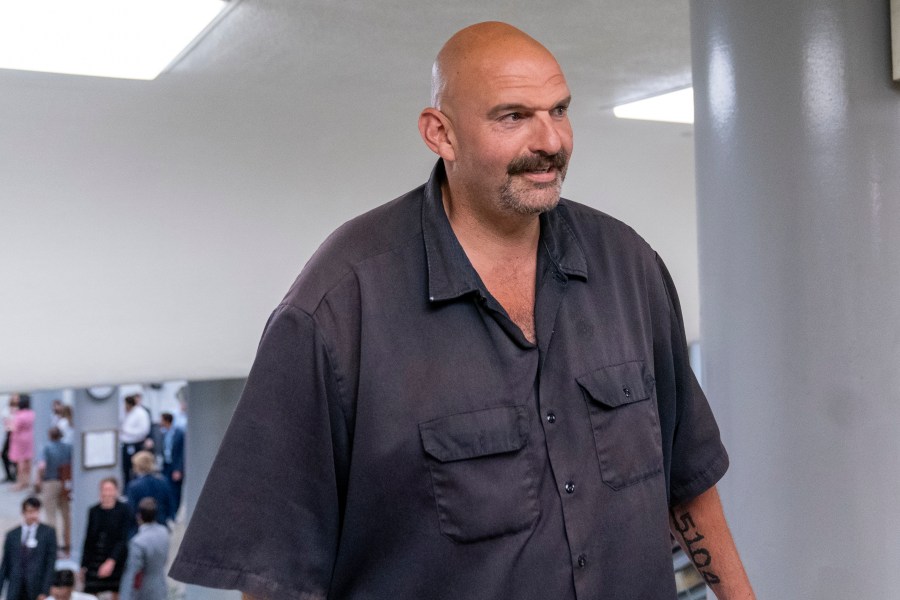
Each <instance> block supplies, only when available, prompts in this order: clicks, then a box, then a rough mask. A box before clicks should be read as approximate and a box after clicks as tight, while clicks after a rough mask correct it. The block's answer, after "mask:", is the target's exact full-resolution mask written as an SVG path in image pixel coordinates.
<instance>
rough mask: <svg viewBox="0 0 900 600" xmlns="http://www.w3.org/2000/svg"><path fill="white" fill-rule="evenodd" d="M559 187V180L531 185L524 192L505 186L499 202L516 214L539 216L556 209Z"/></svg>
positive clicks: (560, 184) (560, 183)
mask: <svg viewBox="0 0 900 600" xmlns="http://www.w3.org/2000/svg"><path fill="white" fill-rule="evenodd" d="M561 187H562V182H561V181H559V180H556V181H551V182H547V183H542V184H532V185H531V186H529V189H525V190H523V189H515V188H514V187H513V186H506V187H504V189H503V191H502V193H501V195H500V202H501V205H502V206H503V207H504V208H506V209H508V210H511V211H513V212H515V213H517V214H520V215H539V214H541V213H545V212H549V211H551V210H553V209H554V208H556V206H557V205H558V204H559V196H560V188H561Z"/></svg>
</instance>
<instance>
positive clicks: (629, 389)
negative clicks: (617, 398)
mask: <svg viewBox="0 0 900 600" xmlns="http://www.w3.org/2000/svg"><path fill="white" fill-rule="evenodd" d="M622 392H624V393H625V397H626V398H631V388H629V387H628V386H627V385H626V386H625V387H623V388H622Z"/></svg>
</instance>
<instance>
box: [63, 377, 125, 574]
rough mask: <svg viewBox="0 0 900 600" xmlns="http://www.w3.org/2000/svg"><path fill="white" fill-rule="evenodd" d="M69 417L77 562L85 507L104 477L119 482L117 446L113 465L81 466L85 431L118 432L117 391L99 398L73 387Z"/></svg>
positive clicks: (95, 499) (94, 498) (93, 500)
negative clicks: (70, 415)
mask: <svg viewBox="0 0 900 600" xmlns="http://www.w3.org/2000/svg"><path fill="white" fill-rule="evenodd" d="M72 417H73V423H72V425H73V429H74V432H75V435H74V436H73V439H72V505H71V506H72V558H73V559H74V560H76V561H80V560H81V547H82V545H83V544H84V533H85V529H86V527H87V515H88V509H89V508H90V507H91V506H93V505H94V504H96V503H97V502H99V501H100V481H101V480H102V479H103V478H105V477H116V478H117V479H118V480H119V482H120V484H121V481H122V470H121V468H120V466H119V463H118V461H119V460H120V456H119V455H120V452H119V449H118V447H116V449H115V453H116V454H115V456H116V464H115V465H113V466H111V467H101V468H92V469H85V468H84V446H83V444H82V440H83V435H84V433H85V432H97V431H118V429H119V408H118V394H117V393H116V392H115V391H113V393H112V394H111V395H110V396H109V397H108V398H105V399H102V400H98V399H96V398H92V397H91V396H90V395H88V393H87V391H85V390H83V389H81V390H75V392H74V400H73V403H72ZM116 439H118V438H116ZM123 492H124V490H123Z"/></svg>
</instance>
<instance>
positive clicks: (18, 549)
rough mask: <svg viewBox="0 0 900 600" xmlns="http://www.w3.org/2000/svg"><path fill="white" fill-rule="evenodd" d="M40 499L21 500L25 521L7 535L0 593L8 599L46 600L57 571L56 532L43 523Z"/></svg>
mask: <svg viewBox="0 0 900 600" xmlns="http://www.w3.org/2000/svg"><path fill="white" fill-rule="evenodd" d="M40 518H41V501H40V500H38V499H37V498H35V497H34V496H30V497H28V498H25V501H24V502H22V519H23V523H22V525H20V526H19V527H16V528H14V529H11V530H10V531H9V532H8V533H7V534H6V541H5V542H4V544H3V561H2V562H0V592H2V590H3V588H4V587H6V598H7V600H44V599H45V598H47V596H48V595H49V594H50V586H51V584H52V583H53V578H54V576H55V574H56V570H55V569H54V565H55V563H56V531H55V530H54V529H53V528H52V527H50V526H48V525H44V524H43V523H41V522H40Z"/></svg>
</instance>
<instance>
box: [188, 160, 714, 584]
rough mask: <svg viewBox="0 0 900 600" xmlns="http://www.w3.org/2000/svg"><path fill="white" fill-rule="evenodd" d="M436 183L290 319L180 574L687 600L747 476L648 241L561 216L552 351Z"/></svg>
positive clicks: (256, 373)
mask: <svg viewBox="0 0 900 600" xmlns="http://www.w3.org/2000/svg"><path fill="white" fill-rule="evenodd" d="M442 177H443V165H442V164H441V163H440V162H439V163H438V166H437V167H436V168H435V171H434V173H432V177H431V179H430V180H429V182H428V183H427V184H426V185H425V186H423V187H421V188H418V189H416V190H413V191H412V192H410V193H408V194H406V195H405V196H403V197H401V198H398V199H396V200H394V201H392V202H390V203H388V204H386V205H383V206H381V207H379V208H377V209H375V210H373V211H371V212H369V213H366V214H365V215H362V216H360V217H358V218H356V219H354V220H352V221H350V222H348V223H347V224H345V225H344V226H342V227H341V228H339V229H338V230H337V231H336V232H335V233H334V234H332V235H331V236H330V237H329V238H328V240H327V241H326V242H325V243H324V244H323V245H322V246H321V248H320V249H319V250H318V251H317V253H316V254H315V255H314V256H313V258H312V259H311V260H310V262H309V264H307V265H306V267H305V268H304V269H303V272H302V273H301V274H300V276H299V278H298V279H297V281H296V283H295V284H294V286H293V287H292V288H291V290H290V291H289V292H288V294H287V296H286V297H285V299H284V301H283V303H282V304H281V305H280V306H279V307H278V308H277V309H276V310H275V311H274V313H273V314H272V316H271V318H270V320H269V322H268V324H267V326H266V329H265V332H264V334H263V337H262V341H261V342H260V346H259V350H258V355H257V358H256V361H255V363H254V365H253V369H252V371H251V373H250V377H249V379H248V382H247V386H246V389H245V390H244V394H243V397H242V399H241V401H240V403H239V405H238V407H237V410H236V412H235V415H234V417H233V420H232V423H231V426H230V427H229V429H228V432H227V434H226V436H225V439H224V441H223V443H222V447H221V449H220V451H219V454H218V457H217V458H216V461H215V464H214V465H213V468H212V471H211V473H210V475H209V478H208V479H207V482H206V484H205V487H204V490H203V493H202V495H201V497H200V499H199V502H198V503H197V506H196V509H195V511H194V514H193V517H192V519H191V523H190V525H189V527H188V530H187V533H186V536H185V539H184V542H183V544H182V546H181V549H180V551H179V554H178V557H177V559H176V562H175V564H174V566H173V568H172V575H173V576H174V577H175V578H177V579H180V580H183V581H187V582H191V583H197V584H200V585H205V586H211V587H221V588H238V589H242V590H244V591H247V592H249V593H251V594H254V595H257V596H260V597H262V598H269V597H271V598H274V597H278V598H296V599H324V598H330V599H340V600H350V599H362V598H365V599H383V600H394V599H410V600H412V599H447V600H462V599H465V600H501V599H507V598H508V599H511V600H512V599H514V600H529V599H534V600H546V599H547V598H553V599H554V600H566V599H576V598H577V599H578V600H588V599H615V600H623V599H630V598H633V599H635V600H656V599H660V600H662V599H665V600H671V599H672V598H674V597H675V586H674V580H673V575H672V560H671V544H670V537H669V529H668V509H669V506H670V505H674V504H677V503H679V502H682V501H685V500H688V499H690V498H692V497H694V496H696V495H698V494H699V493H701V492H703V491H704V490H706V489H708V488H709V487H710V486H712V485H713V484H714V483H715V482H716V481H717V480H718V479H719V478H720V477H721V476H722V475H723V474H724V472H725V469H726V468H727V465H728V458H727V455H726V453H725V450H724V448H723V447H722V444H721V442H720V440H719V432H718V429H717V427H716V424H715V421H714V419H713V417H712V414H711V413H710V409H709V406H708V404H707V401H706V398H705V397H704V395H703V393H702V391H701V390H700V388H699V386H698V385H697V382H696V380H695V378H694V376H693V373H692V372H691V370H690V367H689V365H688V359H687V349H686V345H685V340H684V331H683V326H682V323H681V315H680V309H679V306H678V300H677V297H676V295H675V289H674V287H673V285H672V282H671V279H670V278H669V275H668V273H667V272H666V269H665V267H664V265H663V264H662V262H661V261H660V259H659V258H658V257H657V256H656V254H655V252H654V251H653V250H652V249H651V248H650V247H649V246H648V245H647V244H646V243H645V242H644V241H643V240H642V239H641V238H640V237H639V236H638V235H637V234H635V233H634V232H633V231H632V230H631V229H630V228H629V227H627V226H625V225H623V224H622V223H620V222H619V221H616V220H615V219H612V218H610V217H609V216H607V215H604V214H602V213H600V212H598V211H596V210H593V209H590V208H587V207H585V206H582V205H579V204H576V203H574V202H570V201H567V200H562V201H561V202H560V204H559V206H558V207H557V208H556V209H555V210H553V211H552V212H549V213H546V214H544V215H542V216H541V239H540V248H539V255H538V278H537V291H536V307H535V324H536V329H537V339H538V343H537V344H536V345H534V344H531V343H529V342H528V341H527V340H526V339H525V337H524V336H523V335H522V333H521V331H520V330H519V329H518V328H517V327H516V325H515V324H514V323H513V322H512V321H511V320H510V319H509V318H508V316H507V315H506V313H505V311H504V310H503V308H502V307H501V306H500V305H499V304H498V303H497V301H496V300H494V299H493V298H492V297H491V295H490V294H489V293H488V292H487V290H486V288H485V286H484V285H483V284H482V282H481V280H480V279H479V277H478V275H477V273H476V272H475V270H474V269H473V267H472V265H471V264H470V263H469V261H468V260H467V258H466V256H465V253H464V252H463V250H462V248H461V247H460V245H459V243H458V242H457V240H456V238H455V237H454V235H453V232H452V229H451V228H450V225H449V222H448V221H447V217H446V215H445V213H444V211H443V207H442V204H441V197H440V182H441V178H442Z"/></svg>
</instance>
